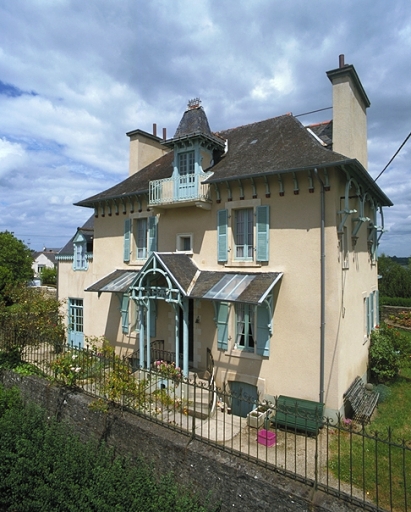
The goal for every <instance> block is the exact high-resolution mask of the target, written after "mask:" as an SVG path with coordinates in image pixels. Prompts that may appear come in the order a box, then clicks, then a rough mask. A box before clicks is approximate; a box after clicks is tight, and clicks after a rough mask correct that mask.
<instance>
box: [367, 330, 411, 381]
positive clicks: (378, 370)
mask: <svg viewBox="0 0 411 512" xmlns="http://www.w3.org/2000/svg"><path fill="white" fill-rule="evenodd" d="M410 356H411V346H410V342H409V339H408V338H407V337H405V336H404V335H403V334H402V332H401V331H400V329H396V328H394V327H391V326H390V325H387V324H381V325H380V327H378V328H376V329H375V330H374V331H373V332H372V333H371V344H370V351H369V369H370V371H371V376H372V377H374V378H375V379H376V380H377V382H386V381H389V380H392V379H393V378H394V377H396V376H397V375H398V372H399V370H400V368H401V367H402V366H408V365H410V363H411V359H410Z"/></svg>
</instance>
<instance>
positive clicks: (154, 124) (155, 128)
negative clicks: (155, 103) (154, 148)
mask: <svg viewBox="0 0 411 512" xmlns="http://www.w3.org/2000/svg"><path fill="white" fill-rule="evenodd" d="M153 135H154V137H157V125H156V123H153Z"/></svg>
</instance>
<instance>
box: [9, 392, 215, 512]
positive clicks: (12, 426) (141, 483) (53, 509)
mask: <svg viewBox="0 0 411 512" xmlns="http://www.w3.org/2000/svg"><path fill="white" fill-rule="evenodd" d="M0 446H1V450H0V510H3V509H4V510H18V511H19V512H37V511H44V512H66V511H67V512H68V511H70V512H97V511H98V512H112V511H118V512H122V511H124V512H125V511H127V512H128V511H130V510H142V511H143V510H144V512H154V511H158V510H161V511H164V512H206V511H207V510H211V508H210V506H209V505H208V504H205V505H201V504H199V500H198V498H197V497H196V496H194V495H193V494H192V493H190V492H189V491H188V490H187V489H183V488H181V487H179V486H177V485H176V483H175V482H174V478H173V476H172V475H171V474H168V475H165V476H162V477H158V476H157V475H156V472H155V470H154V468H153V467H152V466H150V465H148V464H147V463H146V462H145V461H144V460H140V459H139V460H134V461H132V460H130V459H127V458H124V457H115V456H114V452H113V450H112V449H110V448H108V447H107V446H106V445H105V444H103V443H102V444H100V445H99V444H98V443H97V442H88V443H86V444H83V443H81V442H80V441H79V439H78V438H77V437H76V436H75V435H74V434H73V432H72V431H71V430H70V429H69V427H68V425H66V424H62V423H58V422H56V421H55V420H53V419H50V418H47V416H46V414H45V412H44V411H43V410H41V409H40V408H38V407H36V406H34V405H27V406H25V407H23V405H22V401H21V399H20V395H19V392H18V391H17V390H15V389H14V390H13V389H12V390H4V389H2V388H1V387H0Z"/></svg>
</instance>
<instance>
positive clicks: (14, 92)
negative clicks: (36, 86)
mask: <svg viewBox="0 0 411 512" xmlns="http://www.w3.org/2000/svg"><path fill="white" fill-rule="evenodd" d="M0 94H3V95H4V96H9V97H11V98H17V97H18V96H23V94H28V95H29V96H38V94H37V93H36V92H34V91H23V90H22V89H19V88H18V87H16V86H15V85H12V84H6V83H5V82H2V81H1V80H0Z"/></svg>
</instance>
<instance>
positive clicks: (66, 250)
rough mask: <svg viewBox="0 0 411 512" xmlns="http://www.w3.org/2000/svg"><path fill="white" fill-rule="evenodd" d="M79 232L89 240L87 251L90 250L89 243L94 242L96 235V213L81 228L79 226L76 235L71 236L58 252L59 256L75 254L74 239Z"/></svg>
mask: <svg viewBox="0 0 411 512" xmlns="http://www.w3.org/2000/svg"><path fill="white" fill-rule="evenodd" d="M79 232H80V233H81V234H82V235H84V238H85V239H86V242H87V251H88V252H90V251H89V245H90V244H91V243H92V241H93V237H94V215H92V216H91V217H90V218H89V219H87V220H86V222H85V223H84V224H83V225H82V226H81V227H80V228H77V231H76V232H75V233H74V235H73V236H72V237H71V238H70V240H69V241H68V242H67V243H66V245H65V246H64V247H63V248H62V249H61V250H60V251H59V253H58V254H57V258H58V257H59V256H73V254H74V247H73V240H74V238H75V236H76V235H77V233H79Z"/></svg>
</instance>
